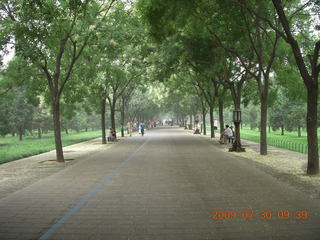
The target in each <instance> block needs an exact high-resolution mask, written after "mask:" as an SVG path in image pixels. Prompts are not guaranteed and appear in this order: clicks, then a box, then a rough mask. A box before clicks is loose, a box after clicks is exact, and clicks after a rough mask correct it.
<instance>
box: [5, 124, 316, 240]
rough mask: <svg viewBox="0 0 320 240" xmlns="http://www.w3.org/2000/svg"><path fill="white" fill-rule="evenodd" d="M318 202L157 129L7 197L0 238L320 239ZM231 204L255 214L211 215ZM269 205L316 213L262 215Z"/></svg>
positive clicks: (204, 142) (194, 140) (174, 132)
mask: <svg viewBox="0 0 320 240" xmlns="http://www.w3.org/2000/svg"><path fill="white" fill-rule="evenodd" d="M97 186H98V187H97ZM319 206H320V200H319V199H315V198H310V197H309V196H307V195H306V194H304V193H303V192H301V191H299V190H298V189H297V188H296V187H295V186H294V185H291V184H288V183H286V182H283V181H281V179H279V178H275V177H273V176H272V175H270V174H268V173H267V172H264V171H263V170H261V169H259V168H257V167H256V166H255V165H253V164H250V161H248V160H247V159H243V158H240V157H236V156H234V155H230V154H228V153H225V152H222V151H221V150H219V149H218V148H217V147H215V146H213V145H212V143H211V142H210V141H208V139H205V138H200V137H194V136H191V135H189V134H187V133H186V132H184V131H183V130H181V129H177V128H171V129H155V130H153V131H148V132H147V134H146V136H144V137H141V136H135V137H132V138H128V139H126V140H124V141H122V142H119V143H117V144H114V145H113V146H112V147H110V148H109V149H100V150H99V151H97V152H96V153H93V154H91V155H90V156H88V157H86V158H84V159H82V160H81V161H78V162H76V163H75V164H73V165H71V166H69V167H67V168H65V169H63V170H61V171H59V172H57V173H55V174H53V175H51V176H49V177H46V178H44V179H42V180H40V181H38V182H36V183H33V184H32V185H29V186H28V187H25V188H23V189H21V190H19V191H16V192H14V193H12V194H10V195H8V196H7V197H4V198H2V199H0V239H1V240H2V239H3V240H5V239H39V238H41V236H42V239H57V240H60V239H75V240H81V239H86V240H87V239H111V240H113V239H115V240H117V239H137V240H142V239H150V240H151V239H152V240H153V239H155V240H157V239H159V240H160V239H161V240H162V239H163V240H167V239H179V240H180V239H181V240H184V239H190V240H191V239H192V240H194V239H199V240H200V239H320V227H319V226H320V208H319ZM74 207H76V208H74ZM227 209H229V210H234V211H235V212H237V213H238V216H241V212H242V211H249V210H253V211H255V212H254V215H253V218H252V219H248V220H245V219H241V218H238V219H221V220H212V219H211V216H212V214H211V212H212V211H213V210H227ZM262 210H270V211H271V212H272V213H273V215H276V213H277V211H278V210H288V211H290V212H291V213H295V211H297V210H307V211H308V213H309V217H308V218H307V219H286V220H285V219H277V218H276V216H273V217H272V218H271V219H258V218H257V217H258V216H259V215H258V212H260V211H262ZM57 223H58V225H55V224H57ZM54 226H58V227H57V228H55V227H54ZM48 230H49V232H48Z"/></svg>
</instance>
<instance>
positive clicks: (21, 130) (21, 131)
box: [19, 126, 23, 141]
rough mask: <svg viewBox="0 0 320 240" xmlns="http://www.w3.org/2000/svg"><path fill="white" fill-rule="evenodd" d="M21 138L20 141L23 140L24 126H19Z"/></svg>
mask: <svg viewBox="0 0 320 240" xmlns="http://www.w3.org/2000/svg"><path fill="white" fill-rule="evenodd" d="M19 140H20V141H22V140H23V129H22V126H19Z"/></svg>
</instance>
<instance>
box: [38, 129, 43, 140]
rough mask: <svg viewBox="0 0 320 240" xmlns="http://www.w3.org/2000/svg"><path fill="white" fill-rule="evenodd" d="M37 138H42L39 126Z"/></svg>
mask: <svg viewBox="0 0 320 240" xmlns="http://www.w3.org/2000/svg"><path fill="white" fill-rule="evenodd" d="M38 138H39V139H41V138H42V130H41V128H40V127H39V128H38Z"/></svg>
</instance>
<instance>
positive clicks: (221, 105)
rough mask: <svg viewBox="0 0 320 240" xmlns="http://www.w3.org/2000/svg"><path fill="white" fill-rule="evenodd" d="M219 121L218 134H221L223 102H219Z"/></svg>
mask: <svg viewBox="0 0 320 240" xmlns="http://www.w3.org/2000/svg"><path fill="white" fill-rule="evenodd" d="M219 121H220V134H222V133H223V128H224V118H223V100H221V99H220V100H219Z"/></svg>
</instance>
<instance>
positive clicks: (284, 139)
mask: <svg viewBox="0 0 320 240" xmlns="http://www.w3.org/2000/svg"><path fill="white" fill-rule="evenodd" d="M241 138H242V139H246V140H249V141H253V142H260V133H259V130H258V129H255V130H251V129H250V128H247V127H243V128H242V129H241ZM319 140H320V130H318V141H319ZM267 142H268V145H270V146H275V147H280V148H285V149H289V150H292V151H296V152H301V153H307V152H308V145H307V133H306V132H305V131H302V137H298V134H297V132H284V135H283V136H282V135H281V131H280V130H278V131H271V132H270V133H269V132H268V133H267Z"/></svg>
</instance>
